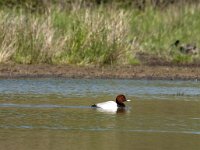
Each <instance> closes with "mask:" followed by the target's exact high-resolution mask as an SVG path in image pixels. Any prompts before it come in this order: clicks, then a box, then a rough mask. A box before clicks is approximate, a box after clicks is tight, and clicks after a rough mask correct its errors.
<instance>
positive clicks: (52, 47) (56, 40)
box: [0, 5, 200, 65]
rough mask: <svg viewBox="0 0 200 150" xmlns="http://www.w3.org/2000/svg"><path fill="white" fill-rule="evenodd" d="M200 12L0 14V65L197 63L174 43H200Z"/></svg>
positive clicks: (100, 10)
mask: <svg viewBox="0 0 200 150" xmlns="http://www.w3.org/2000/svg"><path fill="white" fill-rule="evenodd" d="M199 8H200V6H199V5H186V6H184V7H179V6H173V7H169V8H166V9H165V10H160V9H154V8H152V7H148V8H146V9H145V11H139V10H137V9H129V8H126V9H120V8H117V7H108V6H106V7H104V6H99V7H94V8H91V7H83V8H80V7H78V6H74V8H73V9H71V10H63V9H61V8H60V7H58V6H56V7H52V8H50V9H49V10H48V12H46V13H43V14H41V13H27V12H26V11H24V10H23V9H22V8H20V9H16V10H15V9H14V10H10V9H2V10H1V11H0V62H1V63H7V62H9V61H11V62H14V63H22V64H38V63H49V64H77V65H107V64H113V65H114V64H139V63H142V60H138V58H137V57H136V56H137V53H138V52H143V53H147V54H152V55H155V56H159V57H161V58H162V59H163V61H170V62H172V63H193V62H198V61H199V59H200V57H199V54H197V55H186V54H182V53H181V52H179V50H178V49H177V48H175V47H174V46H172V43H173V42H175V41H176V40H177V39H179V40H180V41H183V43H197V46H198V43H200V30H199V26H200V17H199V13H200V9H199Z"/></svg>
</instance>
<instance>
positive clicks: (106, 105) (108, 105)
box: [92, 95, 130, 110]
mask: <svg viewBox="0 0 200 150" xmlns="http://www.w3.org/2000/svg"><path fill="white" fill-rule="evenodd" d="M125 101H130V100H127V99H126V97H125V96H124V95H118V96H117V97H116V101H107V102H102V103H97V104H94V105H92V107H96V108H101V109H114V110H115V109H118V108H124V107H125V104H124V103H123V102H125Z"/></svg>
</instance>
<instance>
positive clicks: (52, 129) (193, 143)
mask: <svg viewBox="0 0 200 150" xmlns="http://www.w3.org/2000/svg"><path fill="white" fill-rule="evenodd" d="M121 93H124V94H125V95H127V98H128V99H132V101H131V102H128V103H126V105H127V106H128V107H127V109H126V110H125V111H118V112H105V111H101V110H96V109H92V108H90V107H89V106H90V105H91V104H94V103H97V102H102V101H106V100H112V99H114V98H115V96H116V95H117V94H121ZM199 97H200V82H198V81H160V80H153V81H148V80H110V79H109V80H100V79H93V80H90V79H88V80H85V79H51V78H50V79H18V80H11V79H8V80H4V79H1V80H0V150H1V149H2V150H13V149H20V150H27V149H34V150H35V149H37V150H51V149H52V150H62V149H65V150H66V149H70V150H77V149H81V150H90V149H95V150H102V149H109V150H110V149H116V150H118V149H136V150H137V149H142V150H145V149H148V150H157V149H158V150H169V149H180V150H187V149H189V150H199V149H200V142H199V141H200V98H199Z"/></svg>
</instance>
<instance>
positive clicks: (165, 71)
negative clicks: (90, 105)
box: [0, 64, 200, 80]
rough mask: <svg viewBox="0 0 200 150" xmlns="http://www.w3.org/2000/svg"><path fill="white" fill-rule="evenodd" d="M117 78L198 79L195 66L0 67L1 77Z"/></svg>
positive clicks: (199, 77) (199, 75) (199, 71)
mask: <svg viewBox="0 0 200 150" xmlns="http://www.w3.org/2000/svg"><path fill="white" fill-rule="evenodd" d="M42 77H64V78H105V79H106V78H114V79H115V78H119V79H167V80H175V79H183V80H189V79H194V80H200V68H199V67H195V66H144V65H142V66H117V67H116V66H115V67H111V66H107V67H82V66H68V65H13V64H12V65H8V64H6V65H5V64H1V65H0V78H42Z"/></svg>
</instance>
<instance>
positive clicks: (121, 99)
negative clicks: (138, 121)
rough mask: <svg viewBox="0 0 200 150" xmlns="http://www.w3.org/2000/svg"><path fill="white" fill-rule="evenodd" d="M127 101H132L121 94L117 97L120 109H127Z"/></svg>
mask: <svg viewBox="0 0 200 150" xmlns="http://www.w3.org/2000/svg"><path fill="white" fill-rule="evenodd" d="M126 101H130V100H127V99H126V97H125V96H124V95H123V94H120V95H118V96H117V97H116V103H117V105H118V106H120V107H125V105H124V103H123V102H126Z"/></svg>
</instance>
